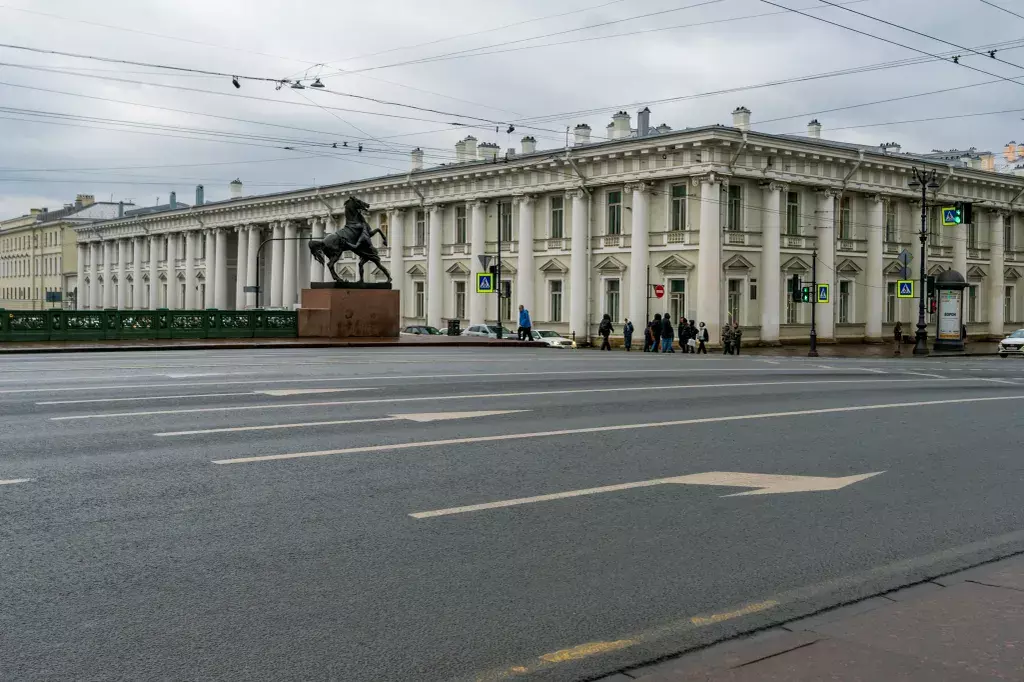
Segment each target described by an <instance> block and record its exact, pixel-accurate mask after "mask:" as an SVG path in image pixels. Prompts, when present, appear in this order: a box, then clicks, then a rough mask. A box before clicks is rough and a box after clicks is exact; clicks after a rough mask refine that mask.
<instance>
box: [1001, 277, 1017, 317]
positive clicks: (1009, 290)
mask: <svg viewBox="0 0 1024 682" xmlns="http://www.w3.org/2000/svg"><path fill="white" fill-rule="evenodd" d="M1013 300H1014V288H1013V286H1012V285H1009V286H1006V287H1004V288H1003V322H1016V321H1017V318H1016V317H1014V314H1015V312H1016V311H1014V309H1013Z"/></svg>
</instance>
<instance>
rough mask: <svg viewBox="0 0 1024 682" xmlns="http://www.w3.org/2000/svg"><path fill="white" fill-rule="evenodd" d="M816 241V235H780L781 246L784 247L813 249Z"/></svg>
mask: <svg viewBox="0 0 1024 682" xmlns="http://www.w3.org/2000/svg"><path fill="white" fill-rule="evenodd" d="M817 243H818V238H817V237H810V236H806V235H802V234H785V235H782V248H784V249H813V248H814V247H815V246H816V245H817Z"/></svg>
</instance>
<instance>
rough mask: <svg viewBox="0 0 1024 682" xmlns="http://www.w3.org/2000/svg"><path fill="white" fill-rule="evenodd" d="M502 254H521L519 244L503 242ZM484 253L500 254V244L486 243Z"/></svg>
mask: <svg viewBox="0 0 1024 682" xmlns="http://www.w3.org/2000/svg"><path fill="white" fill-rule="evenodd" d="M501 252H502V253H519V242H514V241H513V242H507V241H503V242H501ZM484 253H498V242H486V243H485V244H484Z"/></svg>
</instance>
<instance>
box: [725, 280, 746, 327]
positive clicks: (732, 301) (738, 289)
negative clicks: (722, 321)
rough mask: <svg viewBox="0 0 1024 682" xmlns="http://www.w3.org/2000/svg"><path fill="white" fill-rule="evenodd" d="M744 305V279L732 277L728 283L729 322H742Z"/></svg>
mask: <svg viewBox="0 0 1024 682" xmlns="http://www.w3.org/2000/svg"><path fill="white" fill-rule="evenodd" d="M742 305H743V280H742V279H730V280H729V283H728V311H729V322H736V323H740V315H741V313H742V310H741V306H742Z"/></svg>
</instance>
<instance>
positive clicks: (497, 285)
mask: <svg viewBox="0 0 1024 682" xmlns="http://www.w3.org/2000/svg"><path fill="white" fill-rule="evenodd" d="M498 213H499V215H498V264H497V266H496V267H495V268H494V290H495V291H496V292H498V313H497V318H498V338H499V339H500V338H501V288H502V287H501V215H500V214H501V211H499V212H498Z"/></svg>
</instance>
